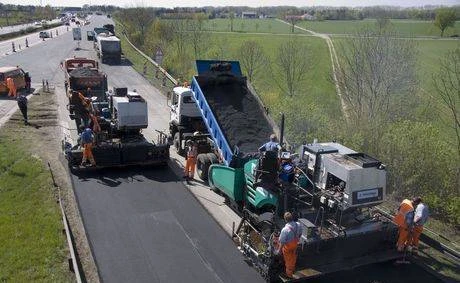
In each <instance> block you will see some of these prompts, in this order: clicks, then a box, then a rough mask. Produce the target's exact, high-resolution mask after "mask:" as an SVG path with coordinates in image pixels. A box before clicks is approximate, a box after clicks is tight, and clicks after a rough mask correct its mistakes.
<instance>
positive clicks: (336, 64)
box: [276, 19, 349, 120]
mask: <svg viewBox="0 0 460 283" xmlns="http://www.w3.org/2000/svg"><path fill="white" fill-rule="evenodd" d="M276 20H277V21H279V22H281V23H283V24H286V25H291V24H290V23H288V22H286V21H283V20H280V19H276ZM295 28H297V29H300V30H303V31H306V32H309V33H311V34H312V36H316V37H319V38H322V39H324V40H325V41H326V43H327V47H328V48H329V54H330V56H331V64H332V77H333V78H334V85H335V89H336V91H337V95H338V96H339V98H340V105H341V107H342V113H343V115H344V117H345V118H346V119H347V120H348V117H349V114H348V108H347V104H346V103H345V100H344V98H343V95H342V94H343V92H342V89H341V88H340V84H339V78H338V77H337V70H338V69H340V65H339V60H338V57H337V52H336V51H335V47H334V43H333V42H332V40H331V38H330V36H329V35H328V34H324V33H317V32H314V31H312V30H309V29H306V28H303V27H300V26H297V25H296V26H295ZM345 91H346V90H345Z"/></svg>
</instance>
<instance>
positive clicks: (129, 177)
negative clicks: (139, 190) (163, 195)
mask: <svg viewBox="0 0 460 283" xmlns="http://www.w3.org/2000/svg"><path fill="white" fill-rule="evenodd" d="M73 175H74V176H76V177H77V178H78V179H79V180H80V181H92V180H96V182H97V183H99V184H103V185H105V186H108V187H118V186H120V185H121V184H123V183H142V182H144V179H149V180H153V181H156V182H161V183H166V182H177V181H179V179H178V178H177V177H176V175H174V173H173V172H172V171H171V170H170V169H169V167H161V166H160V167H159V166H128V167H119V168H104V169H91V168H88V169H85V170H81V171H75V172H73Z"/></svg>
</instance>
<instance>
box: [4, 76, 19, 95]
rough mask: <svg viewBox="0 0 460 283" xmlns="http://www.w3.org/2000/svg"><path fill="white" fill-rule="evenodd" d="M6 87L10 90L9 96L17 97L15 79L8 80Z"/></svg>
mask: <svg viewBox="0 0 460 283" xmlns="http://www.w3.org/2000/svg"><path fill="white" fill-rule="evenodd" d="M6 87H7V88H8V96H10V97H16V91H17V90H16V84H15V83H14V80H13V78H6Z"/></svg>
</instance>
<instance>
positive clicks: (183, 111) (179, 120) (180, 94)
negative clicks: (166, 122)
mask: <svg viewBox="0 0 460 283" xmlns="http://www.w3.org/2000/svg"><path fill="white" fill-rule="evenodd" d="M190 118H200V119H201V115H200V111H199V110H198V107H197V106H196V104H195V99H194V98H193V94H192V90H191V89H190V88H188V87H183V86H179V87H175V88H174V89H173V92H172V95H171V105H170V122H172V123H174V124H176V125H178V126H179V125H181V124H187V123H188V122H189V121H190Z"/></svg>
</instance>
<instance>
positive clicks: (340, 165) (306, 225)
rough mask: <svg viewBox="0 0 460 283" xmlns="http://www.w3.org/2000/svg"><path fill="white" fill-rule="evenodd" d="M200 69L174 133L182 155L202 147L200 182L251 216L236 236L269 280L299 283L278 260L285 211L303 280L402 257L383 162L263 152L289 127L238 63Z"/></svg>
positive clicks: (179, 96)
mask: <svg viewBox="0 0 460 283" xmlns="http://www.w3.org/2000/svg"><path fill="white" fill-rule="evenodd" d="M196 64H197V71H198V75H197V76H194V77H193V78H192V82H191V85H190V87H176V88H174V89H173V92H172V94H171V105H170V108H171V118H170V134H171V136H172V137H173V141H174V142H173V143H174V146H175V147H176V150H177V151H178V152H180V153H182V152H183V150H184V146H185V143H186V141H187V140H189V139H191V140H195V142H197V143H198V144H199V145H201V147H199V155H198V157H197V171H198V174H199V177H200V178H202V179H204V180H207V181H208V183H209V186H210V187H211V189H213V190H214V191H215V192H217V193H219V194H221V195H223V196H224V197H225V198H226V200H227V202H228V203H229V204H230V205H231V207H233V208H234V209H235V210H236V211H237V212H238V213H239V214H240V215H241V216H242V218H241V222H240V223H239V225H238V226H237V229H236V230H235V231H234V233H233V238H234V239H235V241H236V242H237V243H238V245H239V246H240V250H241V251H242V252H243V253H244V255H245V256H247V258H248V259H249V260H251V261H252V263H253V266H254V267H255V268H256V269H257V270H258V271H259V272H260V273H261V274H262V276H263V277H264V278H265V279H266V280H267V281H270V282H272V281H279V280H281V281H289V280H290V279H287V278H283V277H282V276H280V274H281V273H282V272H283V269H284V265H283V263H282V260H283V259H282V256H280V255H278V254H277V253H276V242H277V239H278V237H279V233H280V230H281V228H282V227H283V226H284V223H283V222H284V221H283V217H282V216H283V214H284V212H285V211H291V212H292V213H293V214H294V215H295V216H296V219H298V221H299V222H300V223H301V225H302V227H303V231H304V233H303V235H302V238H301V241H300V243H299V246H298V259H297V268H298V270H299V271H298V272H297V273H296V274H295V276H296V277H297V278H312V277H316V276H321V275H323V274H327V273H331V272H336V271H339V270H344V269H350V268H354V267H357V266H361V265H366V264H371V263H375V262H380V261H388V260H391V259H394V258H397V257H398V256H399V255H398V254H397V253H396V251H395V249H394V243H395V240H396V235H397V229H396V226H395V225H394V224H393V223H392V222H391V221H390V220H389V219H385V218H384V217H381V216H380V215H379V214H378V212H377V210H375V209H374V208H375V206H376V205H378V204H380V203H382V202H383V201H384V199H385V190H386V169H385V166H384V165H383V164H382V163H381V162H380V161H378V160H376V159H375V158H372V157H370V156H368V155H366V154H364V153H358V152H355V151H353V150H351V149H349V148H347V147H345V146H343V145H341V144H338V143H335V142H331V143H316V142H315V143H313V144H309V145H303V146H302V147H301V148H300V149H299V152H289V151H285V150H282V151H281V152H272V151H268V152H265V153H259V152H258V148H259V147H260V146H261V145H262V144H264V143H265V142H266V141H267V140H268V137H269V135H270V134H271V133H273V132H275V133H277V134H278V135H279V136H280V137H281V136H283V126H282V125H283V124H284V121H282V122H281V127H280V129H279V130H278V128H277V127H276V125H275V124H274V123H273V121H272V120H271V119H270V118H269V117H268V115H267V113H266V111H265V107H264V106H263V104H262V103H261V102H260V100H259V99H258V98H257V96H256V94H255V93H254V92H253V91H251V87H250V85H249V84H248V83H247V81H246V78H245V77H243V76H242V74H241V70H240V67H239V63H238V62H236V61H205V60H199V61H197V62H196ZM281 143H283V141H281ZM200 149H201V150H200Z"/></svg>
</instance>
